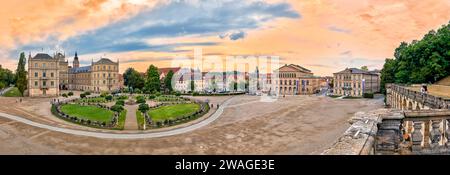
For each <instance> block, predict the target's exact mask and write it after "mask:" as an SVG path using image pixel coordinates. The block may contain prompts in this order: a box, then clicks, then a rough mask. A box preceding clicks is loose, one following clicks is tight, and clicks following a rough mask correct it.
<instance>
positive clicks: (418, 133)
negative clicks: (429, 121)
mask: <svg viewBox="0 0 450 175" xmlns="http://www.w3.org/2000/svg"><path fill="white" fill-rule="evenodd" d="M413 123H414V132H413V133H412V138H411V141H412V147H411V150H412V151H413V152H420V151H421V150H422V145H421V144H422V139H423V138H422V137H423V135H422V122H413Z"/></svg>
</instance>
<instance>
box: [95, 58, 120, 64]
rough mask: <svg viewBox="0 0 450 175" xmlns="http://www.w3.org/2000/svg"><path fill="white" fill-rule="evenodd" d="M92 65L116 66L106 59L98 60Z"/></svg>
mask: <svg viewBox="0 0 450 175" xmlns="http://www.w3.org/2000/svg"><path fill="white" fill-rule="evenodd" d="M94 64H116V63H115V62H113V61H111V60H110V59H108V58H101V59H100V60H98V61H97V62H95V63H94Z"/></svg>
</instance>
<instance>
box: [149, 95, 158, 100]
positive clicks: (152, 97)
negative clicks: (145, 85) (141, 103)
mask: <svg viewBox="0 0 450 175" xmlns="http://www.w3.org/2000/svg"><path fill="white" fill-rule="evenodd" d="M155 98H156V96H155V95H153V94H151V95H150V96H148V99H150V100H153V99H155Z"/></svg>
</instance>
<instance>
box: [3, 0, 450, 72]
mask: <svg viewBox="0 0 450 175" xmlns="http://www.w3.org/2000/svg"><path fill="white" fill-rule="evenodd" d="M1 1H2V2H1V4H2V5H1V6H0V64H1V65H2V66H3V67H7V68H10V69H15V67H16V65H17V60H18V57H19V53H20V52H22V51H23V52H26V53H27V55H28V53H29V52H32V54H33V55H34V54H36V53H37V52H42V50H44V52H46V53H50V54H51V53H53V52H54V51H55V50H61V51H64V52H65V53H66V55H67V56H68V57H69V61H72V58H73V55H74V53H75V51H78V54H79V57H80V58H81V63H82V64H84V65H87V64H89V63H90V62H91V60H92V59H94V60H95V59H98V58H100V57H108V58H111V59H112V60H114V61H115V60H117V59H120V62H121V72H123V71H124V70H125V69H126V68H128V67H135V68H136V69H138V70H140V71H144V70H145V69H146V68H147V67H148V65H149V64H155V65H157V66H160V67H165V66H170V60H171V59H172V58H174V57H177V56H184V55H187V56H191V55H193V49H194V48H202V50H203V54H204V55H219V56H227V55H273V56H280V58H281V62H282V63H294V64H299V65H302V66H304V67H306V68H308V69H311V70H312V71H313V72H314V73H315V74H316V75H330V74H332V73H333V72H337V71H339V70H340V69H344V68H346V67H361V66H363V65H367V66H369V68H371V69H373V68H378V69H380V68H381V67H382V64H383V62H384V59H385V58H388V57H392V55H393V51H394V49H395V48H396V47H397V46H398V45H399V44H400V42H401V41H407V42H410V41H411V40H414V39H420V38H421V37H422V36H423V35H424V34H426V33H427V32H428V31H429V30H431V29H437V28H439V27H440V26H441V25H443V24H446V23H448V22H449V21H450V1H449V0H421V1H417V0H267V1H261V0H245V1H243V0H33V1H30V0H15V1H9V0H8V1H7V0H1Z"/></svg>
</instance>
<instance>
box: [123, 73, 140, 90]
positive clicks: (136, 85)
mask: <svg viewBox="0 0 450 175" xmlns="http://www.w3.org/2000/svg"><path fill="white" fill-rule="evenodd" d="M123 79H124V84H125V86H128V87H131V88H132V89H142V88H143V87H144V84H145V80H144V77H142V76H141V74H140V73H139V72H138V71H136V70H135V69H133V68H128V69H127V70H125V73H124V74H123Z"/></svg>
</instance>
